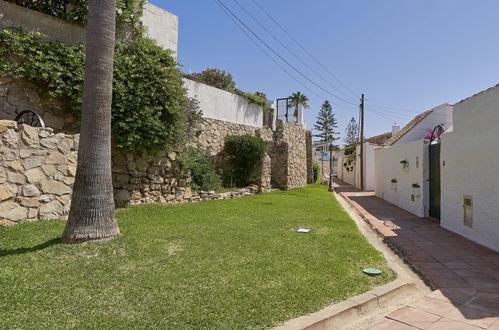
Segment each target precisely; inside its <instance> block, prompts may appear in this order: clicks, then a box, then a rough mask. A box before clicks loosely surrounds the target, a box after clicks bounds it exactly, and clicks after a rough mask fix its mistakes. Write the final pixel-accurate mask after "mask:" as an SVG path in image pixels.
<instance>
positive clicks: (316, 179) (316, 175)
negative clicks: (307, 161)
mask: <svg viewBox="0 0 499 330" xmlns="http://www.w3.org/2000/svg"><path fill="white" fill-rule="evenodd" d="M312 166H313V171H314V183H320V182H321V180H322V178H321V165H320V164H319V163H314V164H313V165H312Z"/></svg>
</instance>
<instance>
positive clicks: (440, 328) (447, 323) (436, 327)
mask: <svg viewBox="0 0 499 330" xmlns="http://www.w3.org/2000/svg"><path fill="white" fill-rule="evenodd" d="M428 329H429V330H478V329H482V328H479V327H475V326H474V325H470V324H466V323H461V322H459V321H454V320H450V319H445V318H444V319H441V320H438V321H437V322H435V323H433V324H432V325H431V326H430V327H429V328H428Z"/></svg>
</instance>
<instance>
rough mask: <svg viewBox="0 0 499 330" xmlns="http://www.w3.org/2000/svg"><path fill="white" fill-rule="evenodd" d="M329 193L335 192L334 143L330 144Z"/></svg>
mask: <svg viewBox="0 0 499 330" xmlns="http://www.w3.org/2000/svg"><path fill="white" fill-rule="evenodd" d="M328 190H329V191H334V186H333V143H332V142H329V189H328Z"/></svg>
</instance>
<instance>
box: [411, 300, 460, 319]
mask: <svg viewBox="0 0 499 330" xmlns="http://www.w3.org/2000/svg"><path fill="white" fill-rule="evenodd" d="M408 306H409V307H413V308H415V309H418V310H420V311H424V312H428V313H432V314H435V315H439V316H444V315H445V314H447V313H448V312H450V311H451V310H452V309H453V307H454V305H452V304H451V303H449V302H445V301H442V300H438V299H433V298H430V297H428V296H426V297H422V298H419V299H418V300H416V301H413V302H412V303H410V304H409V305H408Z"/></svg>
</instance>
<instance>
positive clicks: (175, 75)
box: [0, 29, 189, 151]
mask: <svg viewBox="0 0 499 330" xmlns="http://www.w3.org/2000/svg"><path fill="white" fill-rule="evenodd" d="M84 56H85V51H84V47H83V46H82V45H65V44H63V43H60V42H47V41H46V40H45V38H44V36H43V35H42V34H40V33H31V32H27V31H26V30H25V29H14V30H6V31H4V33H2V34H0V76H9V77H12V78H14V79H21V80H23V81H25V82H26V83H27V84H30V85H31V86H33V87H35V88H36V89H37V91H38V93H39V94H40V95H41V96H42V97H46V98H48V99H51V100H58V101H59V103H60V104H61V108H62V109H64V110H67V111H71V112H73V113H75V114H76V115H79V113H80V111H81V106H82V95H83V93H82V91H83V79H84ZM113 79H114V80H113V107H112V133H113V140H114V142H115V145H116V148H117V149H119V150H123V151H143V150H151V149H153V150H154V149H160V148H161V149H164V150H169V149H172V148H175V147H176V146H177V145H181V144H182V143H183V141H184V139H185V137H186V130H187V125H186V117H188V116H189V112H188V111H186V107H187V106H188V104H189V99H188V98H187V92H186V90H185V89H184V87H183V81H182V73H181V72H180V70H179V68H178V63H177V60H176V59H175V58H174V57H173V56H172V52H171V51H169V50H164V49H163V48H161V47H160V46H158V45H157V44H156V43H155V42H154V41H153V40H150V39H145V38H141V37H140V38H135V39H134V40H132V41H130V42H127V43H119V44H117V46H116V52H115V60H114V78H113Z"/></svg>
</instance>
